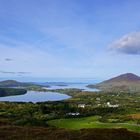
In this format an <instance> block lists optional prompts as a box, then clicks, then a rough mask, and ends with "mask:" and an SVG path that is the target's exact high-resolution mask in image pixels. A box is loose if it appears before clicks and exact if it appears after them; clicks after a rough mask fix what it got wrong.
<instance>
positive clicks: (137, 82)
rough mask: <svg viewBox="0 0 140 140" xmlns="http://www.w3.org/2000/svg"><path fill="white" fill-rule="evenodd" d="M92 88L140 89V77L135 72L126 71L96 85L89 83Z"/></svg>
mask: <svg viewBox="0 0 140 140" xmlns="http://www.w3.org/2000/svg"><path fill="white" fill-rule="evenodd" d="M88 87H91V88H98V89H101V90H103V91H128V92H138V91H140V77H139V76H137V75H135V74H133V73H125V74H121V75H119V76H116V77H114V78H111V79H109V80H105V81H103V82H101V83H98V84H96V85H88Z"/></svg>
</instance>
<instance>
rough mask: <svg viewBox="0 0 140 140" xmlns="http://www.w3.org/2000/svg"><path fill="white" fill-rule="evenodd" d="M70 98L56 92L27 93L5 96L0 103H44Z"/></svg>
mask: <svg viewBox="0 0 140 140" xmlns="http://www.w3.org/2000/svg"><path fill="white" fill-rule="evenodd" d="M68 98H70V96H68V95H65V94H60V93H57V92H36V91H28V92H27V93H26V94H24V95H16V96H7V97H0V101H10V102H34V103H35V102H44V101H59V100H65V99H68Z"/></svg>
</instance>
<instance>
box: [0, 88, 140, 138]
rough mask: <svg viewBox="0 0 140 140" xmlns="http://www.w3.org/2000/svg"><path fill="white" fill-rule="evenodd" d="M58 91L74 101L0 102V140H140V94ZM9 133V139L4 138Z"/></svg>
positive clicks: (73, 90) (77, 90) (74, 90)
mask: <svg viewBox="0 0 140 140" xmlns="http://www.w3.org/2000/svg"><path fill="white" fill-rule="evenodd" d="M8 89H9V88H8ZM13 90H15V89H13ZM18 90H19V89H18ZM45 90H46V89H45ZM56 91H57V92H60V93H62V94H64V93H65V94H68V95H70V96H72V98H71V99H68V100H64V101H48V102H40V103H32V102H29V103H24V102H17V103H16V102H0V138H2V139H3V140H11V139H14V140H16V139H17V140H18V139H20V140H21V137H23V139H29V140H30V139H31V140H32V139H35V138H37V140H40V139H41V140H42V139H46V137H47V138H48V137H49V138H50V139H49V140H51V139H52V140H55V139H61V140H62V139H68V140H69V139H70V140H71V139H74V138H75V139H76V138H77V139H80V140H81V139H88V137H89V139H92V138H96V139H95V140H98V139H99V138H102V139H104V140H111V139H114V140H125V139H127V138H128V137H129V138H130V140H131V139H132V140H135V139H139V137H140V136H139V135H140V134H139V132H140V108H139V105H140V93H125V92H108V93H105V92H99V93H96V92H85V91H82V90H79V89H59V90H52V92H56ZM8 93H9V92H8ZM42 94H43V93H42ZM23 126H24V127H23ZM89 128H90V129H89ZM97 128H98V129H97ZM120 128H121V129H120ZM81 129H82V130H81ZM83 129H84V130H83ZM126 129H127V130H129V131H130V132H129V131H127V130H126ZM37 130H38V133H37ZM15 132H16V133H18V135H16V134H15ZM23 132H25V133H26V135H24V136H23ZM30 132H31V134H30ZM134 132H135V133H134ZM136 132H137V133H136ZM6 133H7V134H8V136H6V137H4V136H5V135H4V134H6ZM12 133H13V134H12ZM77 135H79V137H78V136H77ZM114 135H115V136H114ZM52 136H53V137H52ZM85 136H86V137H85ZM115 138H116V139H115Z"/></svg>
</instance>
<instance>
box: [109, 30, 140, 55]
mask: <svg viewBox="0 0 140 140" xmlns="http://www.w3.org/2000/svg"><path fill="white" fill-rule="evenodd" d="M110 48H111V50H114V51H117V52H120V53H124V54H132V55H135V54H137V55H140V32H133V33H129V34H126V35H124V36H123V37H121V38H120V39H118V40H116V41H114V42H113V43H112V44H111V46H110Z"/></svg>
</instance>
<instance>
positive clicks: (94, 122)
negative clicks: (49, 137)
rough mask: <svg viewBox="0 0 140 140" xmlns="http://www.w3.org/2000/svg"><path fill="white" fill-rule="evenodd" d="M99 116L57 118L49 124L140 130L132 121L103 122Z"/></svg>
mask: <svg viewBox="0 0 140 140" xmlns="http://www.w3.org/2000/svg"><path fill="white" fill-rule="evenodd" d="M98 119H99V116H93V117H84V118H72V119H56V120H51V121H49V122H48V124H49V125H51V126H55V127H58V128H69V129H81V128H127V129H129V130H133V131H137V132H140V125H137V124H132V123H101V122H99V121H98Z"/></svg>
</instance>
